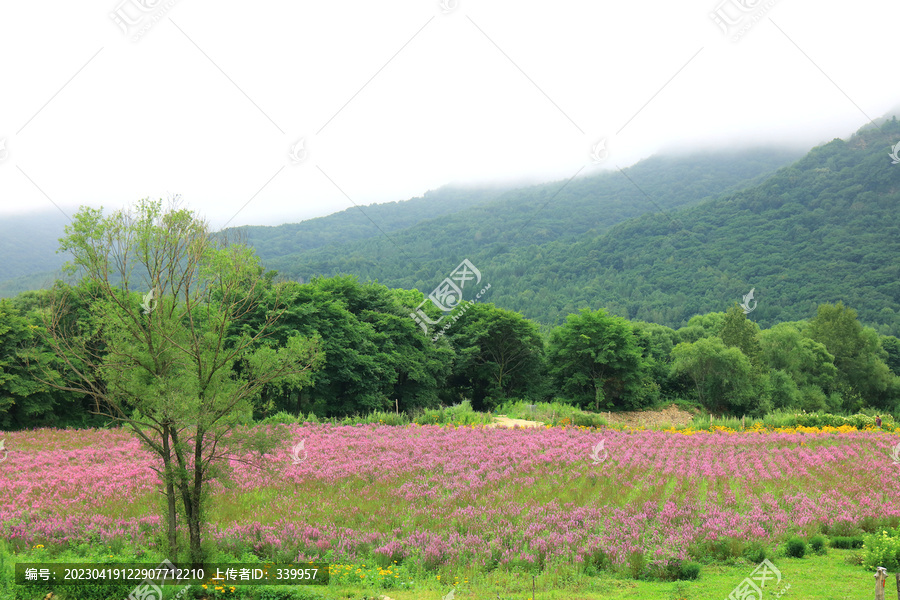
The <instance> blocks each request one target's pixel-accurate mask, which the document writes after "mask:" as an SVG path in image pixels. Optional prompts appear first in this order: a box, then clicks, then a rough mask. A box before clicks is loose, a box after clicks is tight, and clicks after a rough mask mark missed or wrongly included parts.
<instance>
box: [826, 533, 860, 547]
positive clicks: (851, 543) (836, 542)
mask: <svg viewBox="0 0 900 600" xmlns="http://www.w3.org/2000/svg"><path fill="white" fill-rule="evenodd" d="M831 547H832V548H842V549H844V550H853V549H856V548H862V547H863V539H862V538H861V537H859V536H853V537H849V536H845V535H839V536H835V537H833V538H831Z"/></svg>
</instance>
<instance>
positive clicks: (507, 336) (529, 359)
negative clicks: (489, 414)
mask: <svg viewBox="0 0 900 600" xmlns="http://www.w3.org/2000/svg"><path fill="white" fill-rule="evenodd" d="M449 332H450V333H449V335H448V338H449V340H450V344H451V346H453V348H454V349H455V350H456V361H455V363H454V366H453V378H452V383H454V384H455V385H456V386H457V387H459V388H460V389H463V390H465V391H466V392H467V393H468V394H469V395H470V396H471V398H472V404H473V406H474V407H475V408H476V409H477V410H485V409H487V410H491V409H493V408H494V407H495V406H496V404H497V403H498V402H499V401H501V400H503V399H506V398H510V397H514V396H518V397H521V398H535V397H536V396H538V395H539V394H540V392H541V390H540V389H539V388H540V382H541V381H542V379H543V368H544V340H543V338H542V337H541V335H540V332H539V331H538V328H537V326H536V325H535V324H534V323H532V322H530V321H528V320H526V319H525V317H523V316H522V315H521V314H520V313H517V312H513V311H511V310H504V309H502V308H497V307H495V306H494V305H493V304H474V303H473V304H470V305H468V306H466V312H465V313H464V314H463V315H462V317H461V318H460V320H459V322H458V323H456V324H455V325H454V326H453V328H452V329H450V330H449Z"/></svg>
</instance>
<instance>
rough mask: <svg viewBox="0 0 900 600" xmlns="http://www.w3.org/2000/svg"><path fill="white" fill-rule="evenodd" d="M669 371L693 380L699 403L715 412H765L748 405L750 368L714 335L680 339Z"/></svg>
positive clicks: (751, 390) (752, 383)
mask: <svg viewBox="0 0 900 600" xmlns="http://www.w3.org/2000/svg"><path fill="white" fill-rule="evenodd" d="M672 372H673V374H674V375H680V376H686V377H689V378H690V380H691V381H692V382H693V383H694V389H696V391H697V398H698V400H699V401H700V404H702V405H703V406H705V407H706V408H707V409H709V410H714V411H716V412H720V413H721V412H729V413H744V412H747V413H749V412H765V408H766V407H765V406H762V407H752V406H751V400H752V398H753V397H754V390H755V388H756V381H755V380H754V377H753V367H752V366H751V364H750V361H749V359H747V357H746V356H744V354H743V353H742V352H741V351H740V350H738V349H737V348H729V347H727V346H726V345H725V343H724V342H723V341H722V340H721V339H719V338H718V337H710V338H703V339H701V340H697V341H696V342H693V343H691V342H682V343H680V344H678V345H677V346H675V348H673V349H672Z"/></svg>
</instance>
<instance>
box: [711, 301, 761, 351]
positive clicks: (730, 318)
mask: <svg viewBox="0 0 900 600" xmlns="http://www.w3.org/2000/svg"><path fill="white" fill-rule="evenodd" d="M719 337H720V338H722V341H723V342H725V345H726V346H729V347H734V348H737V349H739V350H740V351H741V352H743V353H744V356H746V357H747V358H748V359H750V363H751V364H754V365H758V364H759V359H760V352H761V350H760V347H759V325H757V324H756V323H754V322H753V321H751V320H749V319H748V318H747V315H746V314H745V313H744V311H743V309H742V308H741V307H740V306H738V304H737V302H735V303H734V304H733V305H732V306H731V308H729V309H728V312H726V313H725V319H724V320H723V321H722V326H721V328H720V329H719Z"/></svg>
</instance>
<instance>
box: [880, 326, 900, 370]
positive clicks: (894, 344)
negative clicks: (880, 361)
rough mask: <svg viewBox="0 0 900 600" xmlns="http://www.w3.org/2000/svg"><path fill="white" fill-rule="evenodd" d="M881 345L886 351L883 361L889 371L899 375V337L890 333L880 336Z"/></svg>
mask: <svg viewBox="0 0 900 600" xmlns="http://www.w3.org/2000/svg"><path fill="white" fill-rule="evenodd" d="M881 347H882V348H883V349H884V351H885V352H886V353H887V358H886V359H885V361H884V362H885V363H886V364H887V366H888V368H890V370H891V373H893V374H894V375H898V376H900V339H897V338H896V337H894V336H892V335H883V336H881Z"/></svg>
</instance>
